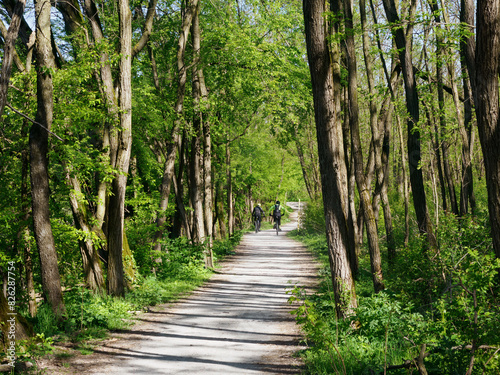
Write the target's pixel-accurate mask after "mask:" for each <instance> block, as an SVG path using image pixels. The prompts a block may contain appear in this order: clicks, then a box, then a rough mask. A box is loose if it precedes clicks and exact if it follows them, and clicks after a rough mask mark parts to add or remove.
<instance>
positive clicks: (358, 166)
mask: <svg viewBox="0 0 500 375" xmlns="http://www.w3.org/2000/svg"><path fill="white" fill-rule="evenodd" d="M344 21H345V27H346V48H347V70H348V93H349V125H350V129H351V142H352V154H353V157H354V169H355V177H356V184H357V186H358V192H359V197H360V200H362V201H363V215H364V218H365V224H366V234H367V237H368V250H369V253H370V265H371V271H372V279H373V287H374V289H375V292H376V293H378V292H380V291H381V290H383V289H384V283H383V276H382V258H381V255H380V247H379V243H378V232H377V222H376V220H375V214H374V212H373V207H372V205H371V200H370V190H369V187H368V186H367V184H366V179H365V174H364V167H363V164H364V163H363V153H362V150H361V137H360V134H359V106H358V93H357V90H358V73H357V63H356V51H355V45H354V24H353V20H352V3H351V1H350V0H344ZM372 109H373V108H372ZM375 111H376V109H375ZM374 121H375V120H374ZM376 127H377V125H376V124H375V125H374V126H373V128H376ZM377 130H378V129H377ZM374 136H376V137H378V131H376V134H374ZM376 147H377V146H376V145H375V144H374V146H373V148H374V149H376ZM374 152H375V155H377V153H378V151H374ZM378 157H379V158H380V155H379V156H378ZM380 163H381V161H380ZM380 163H379V164H380ZM375 164H377V163H376V162H375Z"/></svg>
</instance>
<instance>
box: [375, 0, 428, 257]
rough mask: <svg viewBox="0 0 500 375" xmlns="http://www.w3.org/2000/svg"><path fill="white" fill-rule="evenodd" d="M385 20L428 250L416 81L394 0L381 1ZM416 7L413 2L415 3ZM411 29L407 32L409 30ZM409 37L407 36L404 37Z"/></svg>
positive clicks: (418, 213) (413, 186)
mask: <svg viewBox="0 0 500 375" xmlns="http://www.w3.org/2000/svg"><path fill="white" fill-rule="evenodd" d="M383 3H384V8H385V13H386V15H387V20H388V21H389V22H390V24H391V30H392V33H393V37H394V40H395V42H396V47H397V49H398V51H399V60H400V62H401V67H402V71H403V80H404V87H405V93H406V107H407V110H408V114H409V117H408V121H407V126H408V139H407V145H408V162H409V166H410V184H411V189H412V193H413V206H414V208H415V213H416V216H417V222H418V228H419V230H420V232H421V233H424V234H425V235H426V236H427V241H428V243H429V246H430V247H431V248H434V249H436V248H437V240H436V236H435V235H434V232H433V228H432V222H431V219H430V216H429V211H428V209H427V201H426V194H425V188H424V177H423V173H422V168H421V166H420V162H421V159H422V157H421V146H420V131H419V130H418V122H419V119H420V113H419V112H420V110H419V98H418V90H417V82H416V80H415V75H414V73H413V60H412V44H411V36H412V32H411V33H407V30H405V29H404V28H403V27H401V20H400V18H399V15H398V10H397V7H396V3H395V1H394V0H383ZM415 4H416V2H415ZM411 30H412V29H410V31H411ZM407 34H408V35H407Z"/></svg>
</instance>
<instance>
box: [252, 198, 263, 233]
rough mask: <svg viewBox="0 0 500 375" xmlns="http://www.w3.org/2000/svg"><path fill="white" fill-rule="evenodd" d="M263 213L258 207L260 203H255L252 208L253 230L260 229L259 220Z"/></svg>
mask: <svg viewBox="0 0 500 375" xmlns="http://www.w3.org/2000/svg"><path fill="white" fill-rule="evenodd" d="M263 215H264V210H263V209H262V208H261V207H260V204H259V203H257V206H255V208H254V209H253V212H252V217H253V219H254V221H255V231H256V232H258V231H259V230H260V222H261V221H262V216H263Z"/></svg>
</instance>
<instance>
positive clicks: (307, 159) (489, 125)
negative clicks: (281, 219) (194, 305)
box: [0, 0, 500, 374]
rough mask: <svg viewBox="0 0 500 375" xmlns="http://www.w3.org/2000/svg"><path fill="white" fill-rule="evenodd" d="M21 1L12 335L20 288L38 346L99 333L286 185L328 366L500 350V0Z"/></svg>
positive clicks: (5, 305)
mask: <svg viewBox="0 0 500 375" xmlns="http://www.w3.org/2000/svg"><path fill="white" fill-rule="evenodd" d="M0 2H1V6H0V32H1V37H0V45H1V47H2V48H1V50H2V52H1V56H2V71H1V77H0V186H1V187H0V225H1V228H2V230H1V231H0V249H1V252H0V272H1V276H2V284H3V293H0V322H1V323H0V324H1V328H2V337H1V338H2V343H3V345H2V348H1V349H0V352H2V353H5V354H7V349H6V348H7V337H8V326H7V324H6V323H5V322H6V321H7V317H8V316H9V315H8V314H9V311H10V312H12V311H14V310H15V311H16V336H17V337H16V345H17V349H16V353H17V356H18V360H19V361H23V360H31V359H33V358H37V357H40V356H43V355H44V354H46V353H50V352H51V351H52V350H53V348H52V345H53V344H54V342H55V341H57V340H73V341H76V342H80V343H82V344H81V348H82V350H86V347H85V344H84V343H85V340H88V339H90V338H99V337H102V335H105V332H106V330H113V329H117V328H120V327H122V326H123V325H124V324H126V321H127V319H129V318H130V311H133V310H140V309H143V308H145V307H147V306H148V305H154V304H158V303H161V302H165V301H170V300H172V299H175V298H176V296H178V295H180V294H182V293H185V292H186V291H188V290H191V289H193V288H194V287H196V286H197V285H200V284H201V283H203V281H205V280H207V279H208V278H209V277H210V273H211V272H212V270H214V268H216V267H217V264H218V263H219V262H220V261H221V260H222V259H223V258H224V256H225V255H228V254H231V253H232V252H233V248H234V247H235V246H236V245H237V243H238V241H239V239H240V238H241V235H242V233H243V232H244V231H245V230H248V229H249V227H250V226H251V220H252V219H251V212H252V209H253V207H254V206H255V205H256V204H261V205H262V207H263V208H264V211H265V212H266V214H268V213H269V209H270V207H271V206H272V204H273V203H274V201H276V200H280V201H281V202H282V204H283V205H284V204H285V202H287V201H302V202H306V209H305V210H304V212H303V214H302V215H301V218H300V227H299V229H298V230H297V231H295V232H294V233H293V235H294V237H295V238H297V239H298V240H300V241H303V242H304V243H306V244H307V245H308V246H309V247H310V248H311V251H312V252H313V253H314V254H316V256H317V258H318V259H319V260H320V261H321V262H322V264H323V267H322V271H321V273H320V276H319V277H320V279H321V283H320V287H319V288H318V291H317V292H316V293H315V294H313V295H306V294H305V292H304V290H302V289H301V287H300V286H296V287H295V288H294V289H293V290H291V291H290V301H291V302H293V301H300V307H298V308H297V309H296V310H295V312H294V314H295V316H296V319H297V324H300V325H301V327H302V329H303V332H304V335H305V337H304V342H305V343H306V344H307V347H308V348H307V349H305V350H303V351H302V352H301V353H300V355H301V357H302V358H303V360H304V363H305V366H304V372H305V373H308V374H387V373H390V374H412V373H418V374H498V372H499V371H500V333H499V332H498V327H499V326H500V307H499V301H498V297H499V292H500V289H499V282H500V276H499V275H500V273H499V272H500V124H499V121H500V119H499V114H500V111H499V77H498V75H499V57H500V4H499V3H498V1H496V0H479V1H473V0H461V1H458V0H452V1H447V2H444V1H443V0H439V1H438V0H427V1H425V0H401V1H399V2H396V1H395V0H380V1H374V0H369V1H368V2H366V1H365V0H359V2H352V1H351V0H332V1H330V2H326V1H324V0H304V1H303V2H301V1H298V0H274V1H271V0H236V1H227V0H180V1H179V0H133V1H129V0H116V1H108V0H62V1H56V2H51V1H50V0H37V1H36V2H34V3H33V2H31V1H27V2H26V0H0ZM285 218H286V215H285ZM264 224H265V225H268V226H270V225H271V224H270V223H264ZM9 297H14V298H9Z"/></svg>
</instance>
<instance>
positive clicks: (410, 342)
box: [290, 205, 500, 374]
mask: <svg viewBox="0 0 500 375" xmlns="http://www.w3.org/2000/svg"><path fill="white" fill-rule="evenodd" d="M311 207H312V209H311V211H312V213H314V210H316V211H318V209H317V208H315V206H313V205H312V206H309V207H308V209H309V208H311ZM317 216H319V215H318V214H316V215H314V214H311V213H306V215H305V216H304V228H308V230H307V231H306V230H303V231H302V232H300V233H296V235H297V236H298V238H299V239H300V240H301V241H304V242H305V243H306V244H307V245H308V247H309V248H311V250H312V251H314V253H315V254H317V255H319V259H320V260H321V261H322V263H323V264H324V268H323V272H322V273H321V274H320V275H321V283H320V288H319V291H318V292H317V293H316V294H314V295H312V296H304V295H303V292H302V291H301V290H300V289H298V288H296V289H295V290H294V291H293V296H292V297H291V298H290V300H291V301H302V304H301V305H300V307H298V308H297V309H296V310H295V312H294V313H295V315H296V319H297V322H298V323H299V324H301V325H302V327H303V329H304V331H305V332H306V342H307V344H308V345H309V349H307V350H306V351H305V352H304V353H303V357H304V359H305V361H306V366H307V369H308V373H311V374H371V373H372V371H374V372H375V373H383V370H384V367H387V366H389V365H397V364H401V363H403V362H404V361H406V360H412V359H414V358H416V357H417V356H418V353H419V351H420V348H421V347H422V345H424V344H425V345H426V350H427V352H428V356H427V357H426V359H425V365H426V368H427V370H428V373H429V374H442V373H446V374H464V373H465V372H466V370H467V368H468V367H469V364H470V359H471V347H472V345H475V347H476V348H478V347H479V346H480V345H483V346H484V347H485V348H487V347H490V348H493V349H482V350H481V349H477V350H475V354H474V355H475V362H474V372H473V374H476V373H477V374H481V373H483V371H484V374H495V373H498V371H499V369H500V357H499V356H498V353H497V354H495V351H496V349H495V348H498V347H499V345H500V335H499V333H498V329H497V328H498V326H499V325H500V309H499V303H498V297H497V296H498V293H499V286H498V273H499V270H500V261H499V260H498V259H496V258H495V257H494V254H493V250H492V244H491V237H490V235H489V226H488V224H487V223H488V220H487V217H485V216H468V217H464V218H456V217H454V216H453V215H442V216H441V218H440V225H439V227H438V230H437V236H438V240H439V252H437V253H431V252H430V250H428V249H427V250H426V245H425V241H424V239H423V238H421V237H418V236H413V237H412V238H411V241H410V244H409V246H408V248H403V249H399V252H398V256H397V260H396V263H395V265H394V267H393V268H392V269H391V270H390V272H389V273H386V274H385V275H386V279H385V282H386V287H387V290H386V291H384V292H381V293H379V294H374V293H373V289H372V288H373V287H372V286H370V285H371V281H370V278H371V275H370V273H369V272H364V271H363V272H360V275H359V280H358V281H357V285H356V290H357V292H358V293H357V294H358V308H357V309H356V310H355V312H354V315H353V316H351V317H350V318H349V319H347V320H345V321H338V320H337V318H336V315H335V309H334V302H333V296H332V295H331V293H330V291H329V289H330V284H331V273H330V271H329V265H328V257H327V246H326V238H325V236H324V234H322V233H318V232H317V231H316V228H317V227H316V224H315V223H316V217H317ZM308 221H310V222H308ZM315 233H316V234H315ZM360 268H361V269H362V270H363V269H364V268H367V269H369V259H368V258H367V255H366V253H362V255H361V258H360ZM344 366H345V371H344ZM407 371H408V370H403V369H401V370H391V373H393V374H406V373H407Z"/></svg>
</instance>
